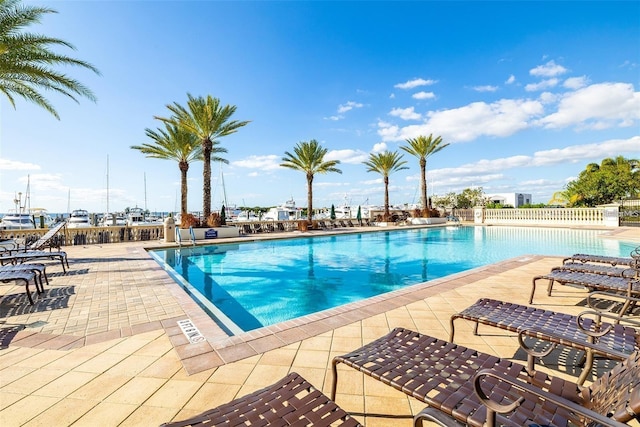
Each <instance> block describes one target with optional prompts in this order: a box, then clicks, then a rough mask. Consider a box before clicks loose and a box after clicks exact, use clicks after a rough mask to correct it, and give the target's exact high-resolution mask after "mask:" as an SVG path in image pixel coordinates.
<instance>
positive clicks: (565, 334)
mask: <svg viewBox="0 0 640 427" xmlns="http://www.w3.org/2000/svg"><path fill="white" fill-rule="evenodd" d="M588 315H593V316H594V319H592V318H590V317H587V316H588ZM602 317H605V318H606V317H608V318H612V319H616V320H620V317H619V316H615V315H613V314H610V313H607V312H603V311H596V310H587V311H583V312H582V313H580V314H579V315H578V316H573V315H570V314H565V313H558V312H555V311H550V310H543V309H541V308H534V307H529V306H526V305H520V304H514V303H510V302H504V301H498V300H493V299H490V298H481V299H479V300H478V301H477V302H476V303H475V304H473V305H471V306H469V307H467V308H465V309H464V310H462V311H461V312H459V313H456V314H454V315H453V316H451V319H450V321H449V323H450V325H451V333H450V335H449V341H451V342H453V339H454V335H455V325H454V322H455V321H456V320H457V319H464V320H469V321H471V322H475V327H474V331H473V332H474V334H475V335H477V334H478V326H479V325H480V324H481V323H482V324H483V325H488V326H493V327H496V328H500V329H504V330H507V331H510V332H517V333H519V332H524V335H527V336H531V337H535V338H540V339H543V340H545V341H549V342H552V343H556V344H561V345H565V346H569V347H573V348H576V349H578V350H583V351H585V353H586V361H585V366H584V369H583V371H582V374H581V375H580V378H579V379H578V384H582V383H584V381H585V380H586V378H587V376H588V374H589V373H590V372H591V368H592V366H593V359H594V356H596V355H599V356H603V357H606V358H608V359H614V360H624V359H625V358H626V357H627V356H628V355H629V354H631V353H632V352H634V351H637V350H640V321H637V320H632V319H624V320H623V321H625V322H627V323H629V324H630V325H633V326H635V328H634V327H633V326H625V325H620V324H619V323H616V324H611V323H603V322H601V319H602Z"/></svg>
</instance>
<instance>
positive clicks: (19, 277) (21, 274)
mask: <svg viewBox="0 0 640 427" xmlns="http://www.w3.org/2000/svg"><path fill="white" fill-rule="evenodd" d="M12 281H16V282H17V281H21V282H24V288H25V290H26V293H27V297H28V298H29V304H31V305H33V298H31V291H30V290H29V282H31V281H33V284H34V285H35V287H36V291H38V292H40V289H39V288H38V283H37V282H36V273H34V272H33V271H16V270H10V271H0V282H3V283H8V282H12Z"/></svg>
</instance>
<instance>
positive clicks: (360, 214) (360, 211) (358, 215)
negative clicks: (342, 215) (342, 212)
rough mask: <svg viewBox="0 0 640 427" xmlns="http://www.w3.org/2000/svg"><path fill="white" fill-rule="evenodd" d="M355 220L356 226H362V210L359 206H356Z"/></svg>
mask: <svg viewBox="0 0 640 427" xmlns="http://www.w3.org/2000/svg"><path fill="white" fill-rule="evenodd" d="M356 219H357V220H358V224H360V225H362V210H361V209H360V205H358V213H357V214H356Z"/></svg>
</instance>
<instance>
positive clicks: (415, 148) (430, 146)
mask: <svg viewBox="0 0 640 427" xmlns="http://www.w3.org/2000/svg"><path fill="white" fill-rule="evenodd" d="M406 141H407V144H408V145H405V146H401V147H400V148H401V149H402V150H404V151H406V152H407V153H409V154H411V155H412V156H415V157H417V158H418V160H419V161H420V193H421V196H422V209H423V215H426V214H427V213H428V210H429V209H431V202H430V201H429V199H428V198H427V158H428V157H429V156H431V155H432V154H435V153H437V152H438V151H440V150H442V149H443V148H445V147H446V146H448V145H449V143H447V144H443V143H442V137H441V136H438V137H436V138H434V137H433V134H430V135H429V136H423V135H420V136H418V137H417V138H411V139H407V140H406Z"/></svg>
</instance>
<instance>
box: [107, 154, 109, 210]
mask: <svg viewBox="0 0 640 427" xmlns="http://www.w3.org/2000/svg"><path fill="white" fill-rule="evenodd" d="M108 216H109V155H108V154H107V217H108Z"/></svg>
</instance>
